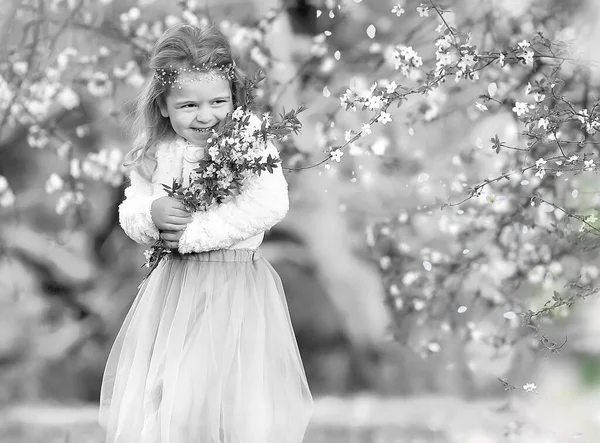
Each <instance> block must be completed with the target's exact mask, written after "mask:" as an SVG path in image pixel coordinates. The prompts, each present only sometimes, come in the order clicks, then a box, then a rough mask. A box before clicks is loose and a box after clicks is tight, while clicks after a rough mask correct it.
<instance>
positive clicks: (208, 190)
mask: <svg viewBox="0 0 600 443" xmlns="http://www.w3.org/2000/svg"><path fill="white" fill-rule="evenodd" d="M305 109H306V108H305V107H304V106H301V107H299V108H298V109H297V110H291V111H289V112H287V113H285V111H284V113H283V114H282V115H281V116H280V117H281V119H280V120H279V121H276V122H275V121H272V119H271V116H270V115H269V114H268V113H265V114H263V115H262V119H261V118H259V117H257V116H256V115H254V114H253V113H252V112H251V111H250V110H249V109H248V108H244V107H239V108H237V109H236V110H235V111H233V113H230V114H229V115H228V116H227V118H226V119H224V120H223V121H221V122H220V124H219V126H218V128H217V129H214V130H213V133H212V135H211V137H210V138H209V139H208V141H207V145H206V148H205V149H206V150H207V151H208V155H205V156H204V157H203V158H200V159H198V162H197V165H195V168H194V169H193V170H192V174H191V179H190V184H189V186H183V184H182V183H181V182H180V181H178V180H176V179H173V183H172V184H171V185H166V184H163V189H164V190H165V191H166V192H167V194H168V195H169V197H173V198H176V199H178V200H180V201H181V202H182V203H183V204H184V205H185V207H186V209H188V210H189V211H190V212H195V211H205V210H207V209H208V208H210V207H211V206H213V205H218V204H220V203H223V202H224V201H225V199H226V198H228V197H235V195H238V194H239V193H240V189H241V187H242V185H243V183H244V180H245V179H247V178H248V177H250V176H252V175H254V174H258V175H260V174H262V173H272V172H273V170H274V169H275V168H277V167H281V165H280V163H281V160H280V159H279V158H274V157H272V156H271V155H270V154H269V155H268V156H267V157H266V158H265V156H264V154H265V149H266V146H267V142H270V141H274V140H285V139H286V138H287V136H288V135H289V134H291V133H292V132H293V133H296V134H297V133H298V132H299V131H300V128H301V127H302V124H301V123H300V121H299V120H298V114H299V113H300V112H302V111H304V110H305ZM170 252H171V251H170V249H169V248H167V247H166V245H165V243H164V242H163V240H158V241H157V242H156V243H155V244H154V245H153V246H152V247H151V248H150V249H149V250H147V251H145V252H144V255H145V257H146V263H145V264H144V265H143V266H145V267H147V268H150V270H149V272H148V275H150V273H152V271H153V270H154V269H155V268H156V267H157V266H158V264H159V263H160V261H161V260H162V259H163V258H164V257H165V256H167V255H168V254H169V253H170ZM148 275H147V276H146V277H148Z"/></svg>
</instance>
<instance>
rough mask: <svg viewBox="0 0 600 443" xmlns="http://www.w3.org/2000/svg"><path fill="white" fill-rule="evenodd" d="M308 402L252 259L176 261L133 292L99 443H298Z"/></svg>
mask: <svg viewBox="0 0 600 443" xmlns="http://www.w3.org/2000/svg"><path fill="white" fill-rule="evenodd" d="M312 409H313V402H312V397H311V394H310V391H309V388H308V384H307V381H306V376H305V373H304V369H303V366H302V361H301V358H300V354H299V352H298V347H297V344H296V339H295V336H294V332H293V329H292V324H291V320H290V317H289V313H288V307H287V303H286V300H285V295H284V292H283V287H282V285H281V280H280V278H279V276H278V275H277V273H276V272H275V270H274V269H273V268H272V266H271V265H270V264H269V263H268V261H267V260H265V259H264V258H263V257H262V256H261V254H260V251H258V250H257V251H254V250H218V251H211V252H205V253H200V254H185V255H179V254H174V255H173V257H172V258H170V259H169V260H166V261H164V262H163V263H161V264H160V265H159V267H158V268H157V269H156V270H155V271H154V272H153V273H152V275H151V276H150V277H149V278H148V279H147V280H146V281H145V282H144V283H143V285H142V286H141V287H140V290H139V293H138V294H137V296H136V298H135V300H134V302H133V305H132V307H131V309H130V311H129V313H128V314H127V317H126V318H125V321H124V323H123V326H122V328H121V330H120V331H119V334H118V335H117V338H116V340H115V343H114V346H113V349H112V350H111V353H110V356H109V358H108V362H107V366H106V370H105V374H104V379H103V383H102V392H101V401H100V422H101V424H102V425H103V426H104V427H105V429H106V432H107V437H106V442H107V443H301V442H302V439H303V436H304V432H305V429H306V427H307V425H308V422H309V420H310V416H311V414H312Z"/></svg>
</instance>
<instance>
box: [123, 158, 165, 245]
mask: <svg viewBox="0 0 600 443" xmlns="http://www.w3.org/2000/svg"><path fill="white" fill-rule="evenodd" d="M129 180H130V182H131V184H130V185H129V186H128V187H127V189H125V200H123V202H122V203H121V204H120V205H119V223H120V224H121V227H122V228H123V231H125V233H126V234H127V235H128V236H129V237H131V239H132V240H134V241H135V242H137V243H140V244H151V243H153V242H154V241H155V240H158V238H159V233H158V229H157V228H156V226H155V225H154V222H153V221H152V216H151V215H150V207H151V205H152V202H153V201H154V200H156V199H157V198H158V197H160V195H154V193H153V186H152V183H150V182H149V181H147V180H146V179H145V178H143V177H142V176H141V175H140V174H138V173H137V172H136V171H134V170H132V171H131V174H130V175H129Z"/></svg>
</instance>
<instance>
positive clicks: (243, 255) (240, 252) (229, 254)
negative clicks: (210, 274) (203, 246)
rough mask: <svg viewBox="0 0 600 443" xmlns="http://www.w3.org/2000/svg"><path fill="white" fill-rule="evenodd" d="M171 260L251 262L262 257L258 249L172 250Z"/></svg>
mask: <svg viewBox="0 0 600 443" xmlns="http://www.w3.org/2000/svg"><path fill="white" fill-rule="evenodd" d="M170 257H171V258H172V259H173V260H195V261H204V262H207V261H217V262H253V261H256V260H258V259H259V258H261V257H262V253H261V252H260V250H259V249H256V250H255V249H217V250H216V251H206V252H194V253H191V254H180V253H179V252H176V251H173V252H172V253H171V254H170Z"/></svg>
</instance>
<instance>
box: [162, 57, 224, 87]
mask: <svg viewBox="0 0 600 443" xmlns="http://www.w3.org/2000/svg"><path fill="white" fill-rule="evenodd" d="M187 72H189V73H191V74H199V75H201V77H200V76H195V75H192V76H186V78H185V79H184V80H182V79H181V77H180V75H181V74H182V73H187ZM154 77H156V79H157V80H158V81H159V82H160V84H161V85H162V86H165V85H169V86H174V85H178V86H179V88H181V84H182V83H185V82H191V81H197V80H209V81H214V80H217V79H219V78H224V79H226V80H233V79H234V77H235V61H234V62H231V63H227V64H221V65H218V64H217V63H211V64H206V63H204V64H203V65H202V66H196V65H192V67H191V68H173V65H169V68H168V69H162V68H158V69H155V70H154Z"/></svg>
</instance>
